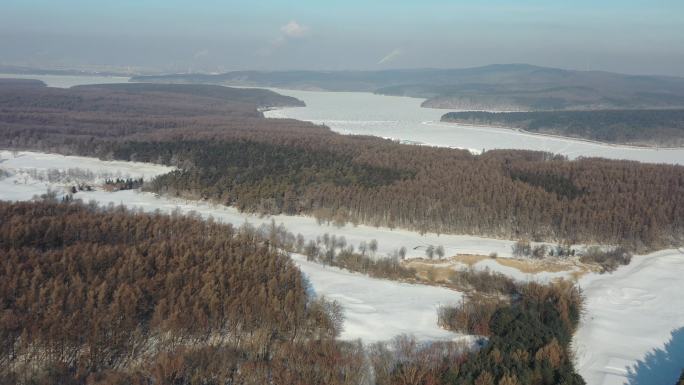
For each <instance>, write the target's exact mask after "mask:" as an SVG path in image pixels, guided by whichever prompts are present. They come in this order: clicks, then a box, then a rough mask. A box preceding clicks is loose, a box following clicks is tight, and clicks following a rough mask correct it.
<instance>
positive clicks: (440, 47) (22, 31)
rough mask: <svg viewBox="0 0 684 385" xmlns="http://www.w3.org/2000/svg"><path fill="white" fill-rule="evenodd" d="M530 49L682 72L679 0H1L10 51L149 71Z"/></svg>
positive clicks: (26, 57)
mask: <svg viewBox="0 0 684 385" xmlns="http://www.w3.org/2000/svg"><path fill="white" fill-rule="evenodd" d="M494 63H499V64H501V63H529V64H536V65H542V66H550V67H559V68H570V69H579V70H605V71H613V72H623V73H634V74H660V75H675V76H684V1H683V0H662V1H660V0H650V1H636V0H621V1H615V0H599V1H597V0H592V1H589V0H573V1H570V0H544V1H541V0H492V1H488V0H478V1H463V0H420V1H419V0H414V1H408V0H365V1H362V0H346V1H336V0H290V1H285V0H252V1H235V0H222V1H221V0H193V1H189V0H108V1H104V0H2V4H1V5H0V64H5V65H8V64H9V65H23V66H31V67H40V68H81V69H107V68H109V69H129V68H130V69H131V70H136V71H138V70H145V71H152V72H187V71H192V72H225V71H231V70H247V69H255V70H287V69H313V70H359V69H361V70H379V69H388V68H428V67H429V68H462V67H474V66H480V65H487V64H494Z"/></svg>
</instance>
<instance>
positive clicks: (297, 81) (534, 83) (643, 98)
mask: <svg viewBox="0 0 684 385" xmlns="http://www.w3.org/2000/svg"><path fill="white" fill-rule="evenodd" d="M133 81H140V82H157V83H202V84H226V85H244V86H259V87H276V88H291V89H312V90H328V91H363V92H376V93H379V94H385V95H399V96H412V97H418V98H425V99H427V100H426V102H425V103H424V106H425V107H432V108H445V109H446V108H448V109H468V110H500V111H520V110H524V111H527V110H572V109H579V110H585V109H636V108H640V109H644V108H682V107H684V78H675V77H663V76H636V75H623V74H616V73H609V72H600V71H572V70H563V69H556V68H545V67H537V66H532V65H527V64H505V65H490V66H484V67H476V68H464V69H415V70H385V71H275V72H259V71H235V72H228V73H225V74H218V75H204V74H174V75H161V76H138V77H134V78H133Z"/></svg>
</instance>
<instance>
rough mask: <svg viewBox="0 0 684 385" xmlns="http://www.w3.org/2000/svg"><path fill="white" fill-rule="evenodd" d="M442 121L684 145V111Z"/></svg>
mask: <svg viewBox="0 0 684 385" xmlns="http://www.w3.org/2000/svg"><path fill="white" fill-rule="evenodd" d="M442 121H444V122H453V123H465V124H476V125H497V126H506V127H512V128H520V129H524V130H527V131H531V132H538V133H542V134H553V135H562V136H570V137H575V138H583V139H591V140H597V141H601V142H608V143H622V144H642V145H658V146H666V147H674V146H682V145H684V110H681V109H652V110H643V109H641V110H640V109H632V110H590V111H534V112H485V111H463V112H449V113H447V114H445V115H443V116H442Z"/></svg>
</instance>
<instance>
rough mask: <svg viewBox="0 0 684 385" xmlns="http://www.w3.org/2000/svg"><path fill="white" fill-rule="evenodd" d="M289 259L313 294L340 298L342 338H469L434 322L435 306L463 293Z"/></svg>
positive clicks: (455, 300)
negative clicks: (295, 265)
mask: <svg viewBox="0 0 684 385" xmlns="http://www.w3.org/2000/svg"><path fill="white" fill-rule="evenodd" d="M292 259H293V260H294V261H295V263H296V264H297V265H298V266H299V268H300V269H301V270H302V272H303V273H304V275H305V277H306V278H307V279H308V280H309V281H310V283H311V284H312V286H313V289H314V291H315V293H316V295H324V296H325V297H326V298H327V299H331V300H335V301H337V302H339V303H340V304H341V305H342V307H343V308H344V315H345V322H344V331H343V332H342V335H341V338H342V339H347V340H350V339H357V338H360V339H361V340H363V341H364V342H366V343H368V342H376V341H386V340H390V339H392V338H393V337H395V336H397V335H401V334H412V335H414V336H415V337H416V338H417V339H419V340H452V339H457V338H458V337H461V338H468V337H467V336H462V335H459V334H457V333H452V332H449V331H446V330H444V329H441V328H440V327H439V326H437V308H438V307H439V306H440V305H453V304H456V303H458V301H459V300H460V299H461V297H462V294H461V293H459V292H456V291H453V290H449V289H445V288H441V287H434V286H426V285H415V284H408V283H400V282H394V281H389V280H384V279H375V278H370V277H368V276H365V275H362V274H359V273H352V272H349V271H346V270H342V269H339V268H336V267H331V266H323V265H321V264H318V263H315V262H309V261H307V260H306V257H304V256H302V255H298V254H294V255H293V256H292Z"/></svg>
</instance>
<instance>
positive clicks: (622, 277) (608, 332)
mask: <svg viewBox="0 0 684 385" xmlns="http://www.w3.org/2000/svg"><path fill="white" fill-rule="evenodd" d="M683 275H684V250H663V251H659V252H656V253H653V254H650V255H646V256H638V257H635V258H634V259H633V261H632V263H631V264H630V265H629V266H626V267H622V268H620V269H618V271H616V272H615V273H613V274H609V275H596V274H591V275H588V276H585V277H584V278H583V279H581V280H580V285H581V287H582V289H583V291H584V295H585V296H586V302H585V307H586V312H585V313H586V314H585V316H584V317H583V320H582V322H581V323H580V327H579V330H578V331H577V333H576V335H575V339H574V342H573V344H574V348H575V350H576V354H577V367H578V370H579V373H580V374H581V375H582V377H584V379H585V380H586V382H587V384H588V385H623V384H629V385H667V384H674V383H675V382H676V379H677V378H678V377H679V374H680V372H681V370H682V368H683V367H684V279H682V276H683Z"/></svg>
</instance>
